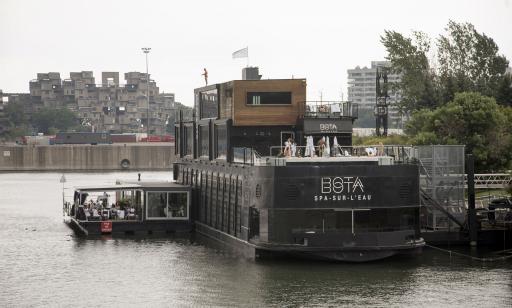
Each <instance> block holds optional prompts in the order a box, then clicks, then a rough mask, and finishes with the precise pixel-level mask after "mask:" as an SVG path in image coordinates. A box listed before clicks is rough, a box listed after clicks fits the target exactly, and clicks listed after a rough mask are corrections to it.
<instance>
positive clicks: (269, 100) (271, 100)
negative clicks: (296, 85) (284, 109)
mask: <svg viewBox="0 0 512 308" xmlns="http://www.w3.org/2000/svg"><path fill="white" fill-rule="evenodd" d="M291 103H292V92H247V105H290V104H291Z"/></svg>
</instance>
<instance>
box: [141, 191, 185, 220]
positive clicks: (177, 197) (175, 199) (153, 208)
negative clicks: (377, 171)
mask: <svg viewBox="0 0 512 308" xmlns="http://www.w3.org/2000/svg"><path fill="white" fill-rule="evenodd" d="M188 212H189V203H188V192H148V205H147V218H148V219H178V220H181V219H188Z"/></svg>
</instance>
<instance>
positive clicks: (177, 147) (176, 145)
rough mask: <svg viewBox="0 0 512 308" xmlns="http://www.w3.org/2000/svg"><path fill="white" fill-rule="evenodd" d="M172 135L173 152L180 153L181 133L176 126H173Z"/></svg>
mask: <svg viewBox="0 0 512 308" xmlns="http://www.w3.org/2000/svg"><path fill="white" fill-rule="evenodd" d="M174 136H175V137H174V138H175V139H174V154H176V155H180V142H181V135H180V128H179V127H178V126H176V127H174Z"/></svg>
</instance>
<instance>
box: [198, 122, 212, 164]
mask: <svg viewBox="0 0 512 308" xmlns="http://www.w3.org/2000/svg"><path fill="white" fill-rule="evenodd" d="M198 137H199V138H198V140H199V157H209V156H210V139H209V134H208V125H201V126H199V136H198Z"/></svg>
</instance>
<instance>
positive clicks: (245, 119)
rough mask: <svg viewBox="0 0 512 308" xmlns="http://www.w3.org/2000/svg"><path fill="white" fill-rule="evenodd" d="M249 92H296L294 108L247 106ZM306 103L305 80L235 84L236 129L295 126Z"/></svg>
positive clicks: (293, 99) (242, 81)
mask: <svg viewBox="0 0 512 308" xmlns="http://www.w3.org/2000/svg"><path fill="white" fill-rule="evenodd" d="M247 92H292V103H291V104H290V105H274V106H272V105H247V104H246V100H247ZM305 100H306V80H305V79H274V80H235V81H233V126H265V125H295V124H296V123H297V118H298V117H299V115H301V113H302V112H303V110H302V108H301V104H302V103H303V102H304V101H305Z"/></svg>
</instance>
